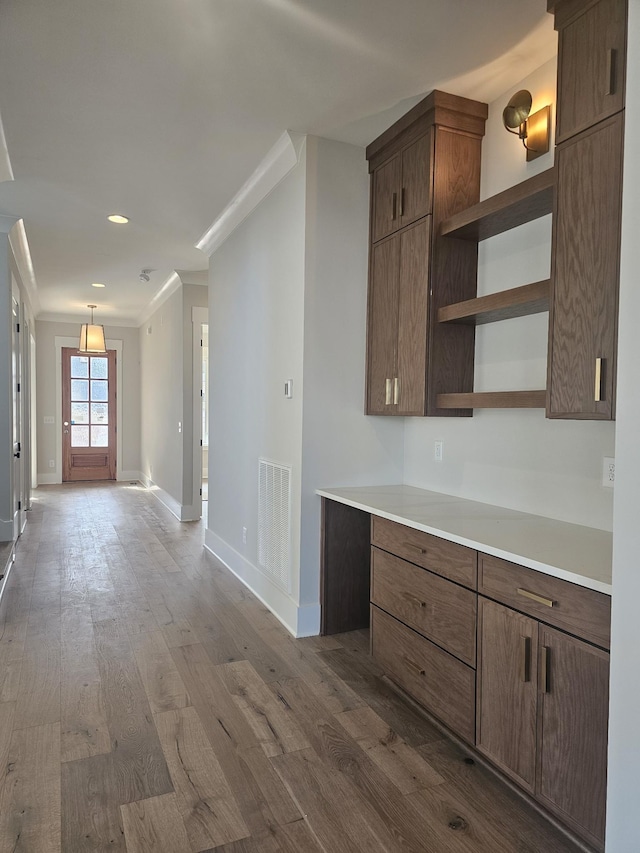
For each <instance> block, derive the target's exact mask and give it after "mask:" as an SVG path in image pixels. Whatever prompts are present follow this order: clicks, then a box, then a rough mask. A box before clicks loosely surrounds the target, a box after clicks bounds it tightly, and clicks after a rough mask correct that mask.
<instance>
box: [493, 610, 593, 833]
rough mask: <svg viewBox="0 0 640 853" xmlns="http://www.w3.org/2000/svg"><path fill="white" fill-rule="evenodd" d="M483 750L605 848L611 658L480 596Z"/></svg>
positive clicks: (578, 830) (553, 808) (542, 800)
mask: <svg viewBox="0 0 640 853" xmlns="http://www.w3.org/2000/svg"><path fill="white" fill-rule="evenodd" d="M478 613H479V645H478V651H479V663H478V695H477V744H476V745H477V748H478V750H479V751H480V752H482V753H483V754H484V755H486V756H487V757H488V758H490V759H491V761H492V762H493V763H495V764H496V765H498V767H500V768H501V769H502V770H503V771H504V772H505V773H506V774H507V775H508V776H510V777H511V778H512V779H514V780H515V781H517V782H518V784H520V785H521V786H522V787H523V788H526V790H528V791H529V793H531V794H532V795H533V796H534V797H535V798H536V799H538V800H539V801H540V802H541V803H542V804H543V805H544V806H546V807H547V808H548V809H549V811H551V812H553V813H554V814H556V815H557V816H558V817H560V818H561V819H562V820H563V821H564V822H565V823H567V824H568V825H569V826H570V827H571V828H572V829H573V830H574V831H575V832H576V833H577V834H579V835H581V836H582V837H583V838H584V839H585V840H586V841H588V842H589V843H590V844H591V845H592V846H594V847H595V848H596V849H597V850H603V849H604V829H605V802H606V775H607V774H606V767H607V716H608V703H609V692H608V684H609V655H608V653H607V652H605V651H603V650H602V649H599V648H598V647H597V646H592V645H591V644H590V643H585V642H583V641H582V640H578V639H576V638H575V637H572V636H570V635H568V634H565V633H563V632H562V631H558V630H556V629H555V628H549V627H547V626H546V625H544V624H542V623H540V622H538V621H537V620H535V619H531V618H530V617H528V616H524V615H522V614H520V613H517V612H516V611H514V610H511V608H509V607H505V606H504V605H502V604H498V603H496V602H494V601H490V600H488V599H485V598H483V597H482V596H480V598H479V602H478Z"/></svg>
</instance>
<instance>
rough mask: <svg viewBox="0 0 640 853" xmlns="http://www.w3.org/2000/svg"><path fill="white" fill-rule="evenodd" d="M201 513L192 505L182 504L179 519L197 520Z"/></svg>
mask: <svg viewBox="0 0 640 853" xmlns="http://www.w3.org/2000/svg"><path fill="white" fill-rule="evenodd" d="M200 517H201V513H200V512H198V510H197V509H196V508H195V507H194V506H184V505H183V506H182V509H181V510H180V521H199V520H200Z"/></svg>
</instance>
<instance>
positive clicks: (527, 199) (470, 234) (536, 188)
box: [440, 167, 556, 241]
mask: <svg viewBox="0 0 640 853" xmlns="http://www.w3.org/2000/svg"><path fill="white" fill-rule="evenodd" d="M555 177H556V176H555V169H554V168H553V167H552V168H551V169H547V170H546V171H545V172H540V174H538V175H534V176H533V177H532V178H529V179H528V180H526V181H522V183H520V184H516V185H515V186H514V187H510V188H509V189H508V190H505V191H504V192H501V193H498V195H494V196H491V198H488V199H485V201H481V202H480V203H479V204H474V205H473V207H468V208H467V209H466V210H463V211H461V212H460V213H457V214H456V215H455V216H452V217H450V218H449V219H446V220H445V221H444V222H443V223H442V227H441V230H440V233H441V234H442V235H443V236H447V237H457V238H459V239H461V240H475V241H479V240H486V239H487V238H488V237H495V235H496V234H502V233H503V232H505V231H509V230H511V228H516V227H517V226H518V225H524V223H525V222H531V221H532V220H534V219H539V218H540V217H541V216H546V215H547V214H548V213H551V212H552V209H553V193H554V188H555V183H556V180H555Z"/></svg>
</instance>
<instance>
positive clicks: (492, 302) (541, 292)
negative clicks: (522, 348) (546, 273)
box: [438, 279, 551, 326]
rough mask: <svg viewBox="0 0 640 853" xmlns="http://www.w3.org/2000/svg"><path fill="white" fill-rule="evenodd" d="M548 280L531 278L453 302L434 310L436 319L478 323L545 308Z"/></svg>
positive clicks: (530, 312) (535, 312)
mask: <svg viewBox="0 0 640 853" xmlns="http://www.w3.org/2000/svg"><path fill="white" fill-rule="evenodd" d="M550 290H551V281H550V280H549V279H545V280H544V281H535V282H533V284H525V285H523V286H522V287H514V288H511V290H502V291H500V292H499V293H490V294H488V295H487V296H479V297H477V298H476V299H467V300H465V301H464V302H454V303H453V304H452V305H445V306H443V307H442V308H440V309H439V310H438V322H439V323H465V324H467V325H469V326H480V325H482V324H483V323H495V322H497V321H498V320H510V319H512V318H513V317H526V316H527V315H529V314H540V313H541V312H542V311H548V310H549V293H550Z"/></svg>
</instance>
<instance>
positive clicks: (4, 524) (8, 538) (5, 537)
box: [0, 518, 13, 542]
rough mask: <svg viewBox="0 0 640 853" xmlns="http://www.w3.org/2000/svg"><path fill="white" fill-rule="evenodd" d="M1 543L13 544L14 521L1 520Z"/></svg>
mask: <svg viewBox="0 0 640 853" xmlns="http://www.w3.org/2000/svg"><path fill="white" fill-rule="evenodd" d="M0 542H13V519H11V520H10V521H6V520H5V519H4V518H2V519H0Z"/></svg>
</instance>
